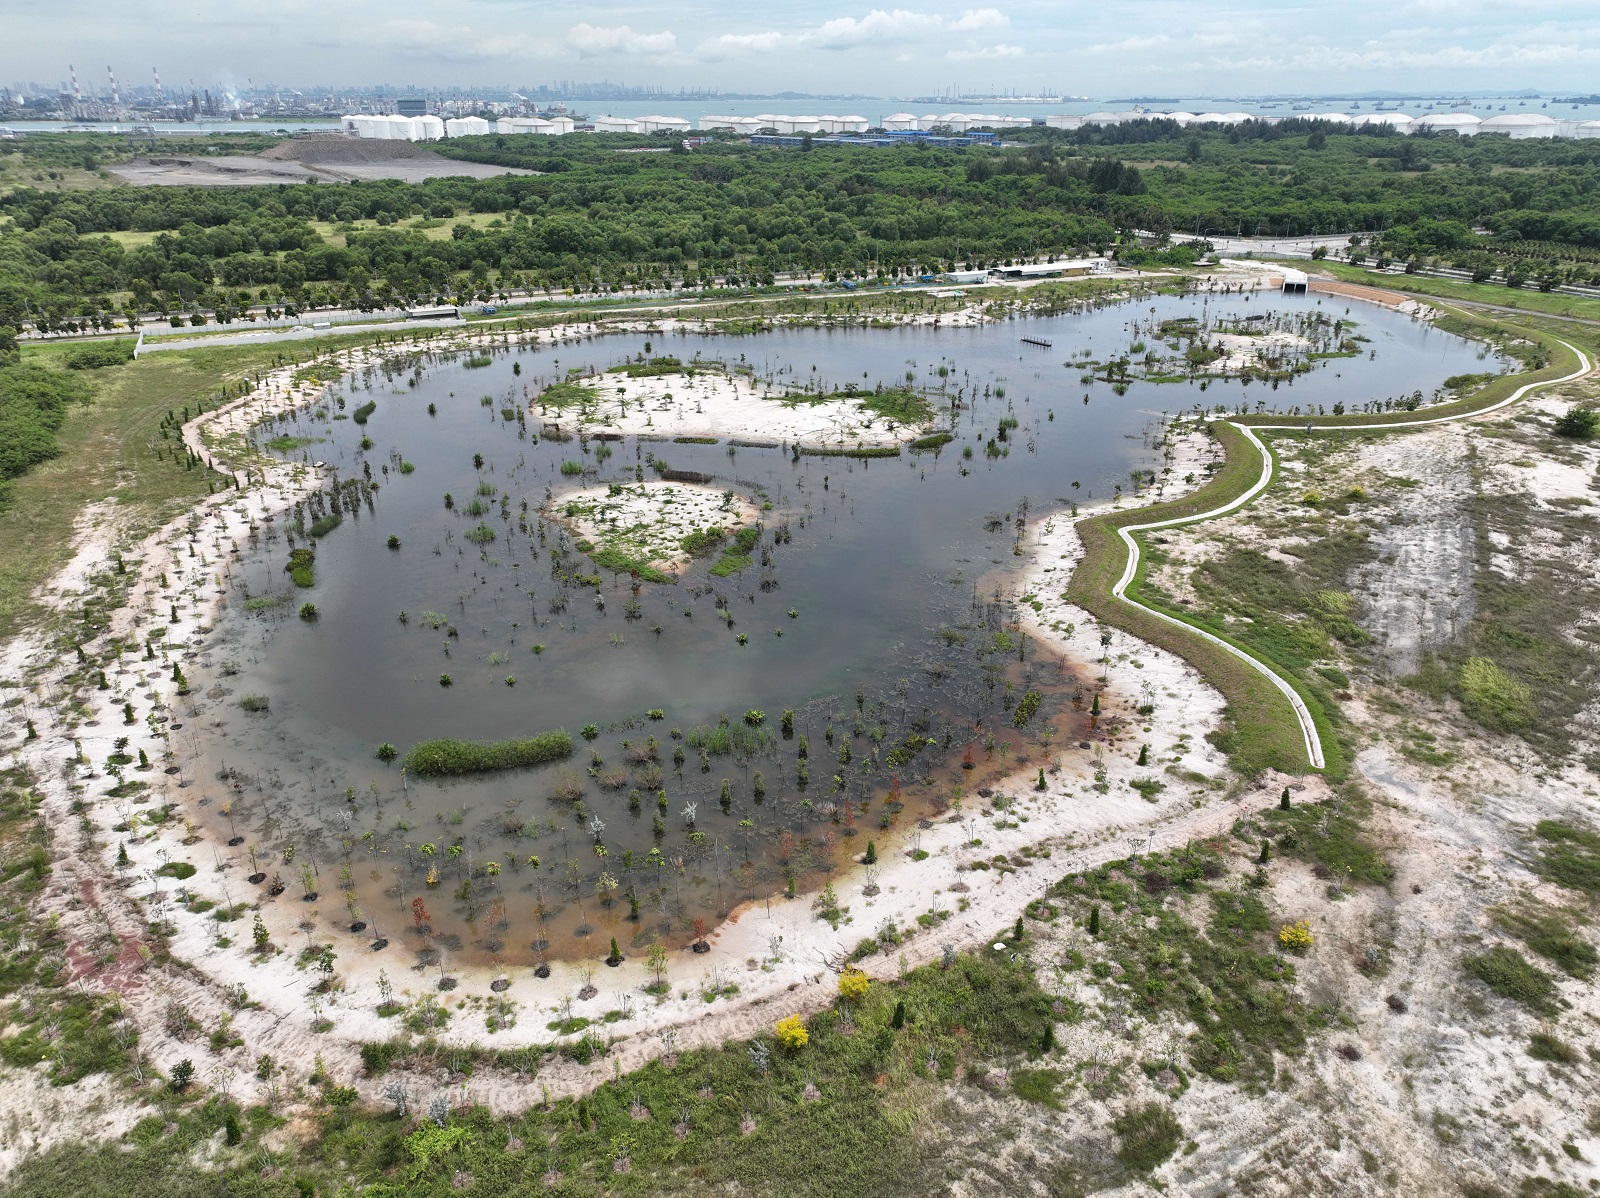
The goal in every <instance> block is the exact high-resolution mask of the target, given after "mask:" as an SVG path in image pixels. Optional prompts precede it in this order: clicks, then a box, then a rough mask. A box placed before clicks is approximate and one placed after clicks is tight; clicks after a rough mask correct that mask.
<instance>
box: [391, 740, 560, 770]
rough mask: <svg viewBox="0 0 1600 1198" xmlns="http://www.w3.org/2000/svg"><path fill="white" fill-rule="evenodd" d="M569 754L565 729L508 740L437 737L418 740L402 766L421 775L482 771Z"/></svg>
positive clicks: (523, 765)
mask: <svg viewBox="0 0 1600 1198" xmlns="http://www.w3.org/2000/svg"><path fill="white" fill-rule="evenodd" d="M571 756H572V737H571V736H570V735H569V734H568V733H567V732H566V730H565V729H560V728H558V729H555V730H554V731H551V732H541V733H540V734H539V735H538V736H529V737H514V738H512V739H510V740H457V739H456V738H454V737H440V738H438V739H436V740H424V741H419V742H418V743H417V744H415V745H413V746H412V747H411V752H409V753H407V754H406V762H405V764H406V769H407V770H408V771H410V772H411V773H413V774H416V775H417V776H419V777H423V778H444V777H451V776H454V775H458V774H484V773H490V772H492V771H494V770H514V769H524V768H526V767H528V766H532V765H546V764H548V763H550V762H552V761H564V760H565V759H566V758H568V757H571Z"/></svg>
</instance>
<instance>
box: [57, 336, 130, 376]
mask: <svg viewBox="0 0 1600 1198" xmlns="http://www.w3.org/2000/svg"><path fill="white" fill-rule="evenodd" d="M133 346H134V342H133V340H132V339H131V338H127V337H119V338H118V339H117V340H115V341H101V342H99V343H98V344H93V345H84V346H80V347H78V348H77V349H72V350H68V351H67V356H66V358H65V359H64V362H65V365H66V368H67V369H68V370H99V369H100V368H101V367H102V366H121V365H122V364H123V363H125V362H131V361H133Z"/></svg>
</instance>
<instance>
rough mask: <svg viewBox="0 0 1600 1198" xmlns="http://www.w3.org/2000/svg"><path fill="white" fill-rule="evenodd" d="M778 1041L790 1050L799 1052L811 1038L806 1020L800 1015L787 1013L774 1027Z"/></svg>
mask: <svg viewBox="0 0 1600 1198" xmlns="http://www.w3.org/2000/svg"><path fill="white" fill-rule="evenodd" d="M772 1032H773V1035H775V1036H776V1037H777V1038H778V1043H779V1044H780V1045H782V1046H783V1047H784V1048H787V1049H788V1050H789V1051H790V1052H799V1051H800V1050H801V1049H802V1048H804V1047H805V1046H806V1044H807V1043H808V1042H809V1041H810V1040H811V1033H810V1032H808V1031H806V1025H805V1021H804V1020H803V1019H801V1018H800V1016H798V1015H785V1016H784V1017H783V1018H782V1019H780V1020H778V1022H777V1025H776V1026H775V1027H774V1028H773V1029H772Z"/></svg>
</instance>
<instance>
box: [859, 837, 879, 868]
mask: <svg viewBox="0 0 1600 1198" xmlns="http://www.w3.org/2000/svg"><path fill="white" fill-rule="evenodd" d="M861 863H862V864H863V865H876V864H877V863H878V845H877V842H876V841H871V840H869V841H867V852H866V855H865V856H864V857H862V858H861Z"/></svg>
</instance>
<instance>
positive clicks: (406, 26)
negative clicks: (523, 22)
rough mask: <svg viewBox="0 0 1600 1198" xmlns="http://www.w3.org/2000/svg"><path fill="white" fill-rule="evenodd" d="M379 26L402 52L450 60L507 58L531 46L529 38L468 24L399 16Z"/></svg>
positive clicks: (527, 49)
mask: <svg viewBox="0 0 1600 1198" xmlns="http://www.w3.org/2000/svg"><path fill="white" fill-rule="evenodd" d="M380 28H381V29H382V31H383V34H384V35H385V37H384V39H383V40H385V41H387V42H388V44H389V45H390V46H392V47H393V48H394V49H396V50H399V51H401V52H402V53H414V54H427V55H430V56H434V57H438V58H442V59H445V60H448V61H452V62H464V61H472V60H475V59H484V58H508V57H511V56H512V55H517V54H523V53H526V52H528V51H530V50H532V49H534V45H533V41H532V39H531V38H529V37H526V36H523V35H520V34H509V35H507V34H502V33H480V32H479V31H478V30H476V29H474V28H473V27H472V26H471V25H444V24H441V23H440V22H438V21H428V20H422V19H409V18H403V17H402V18H397V19H395V20H390V21H385V22H384V23H383V25H382V26H381V27H380Z"/></svg>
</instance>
